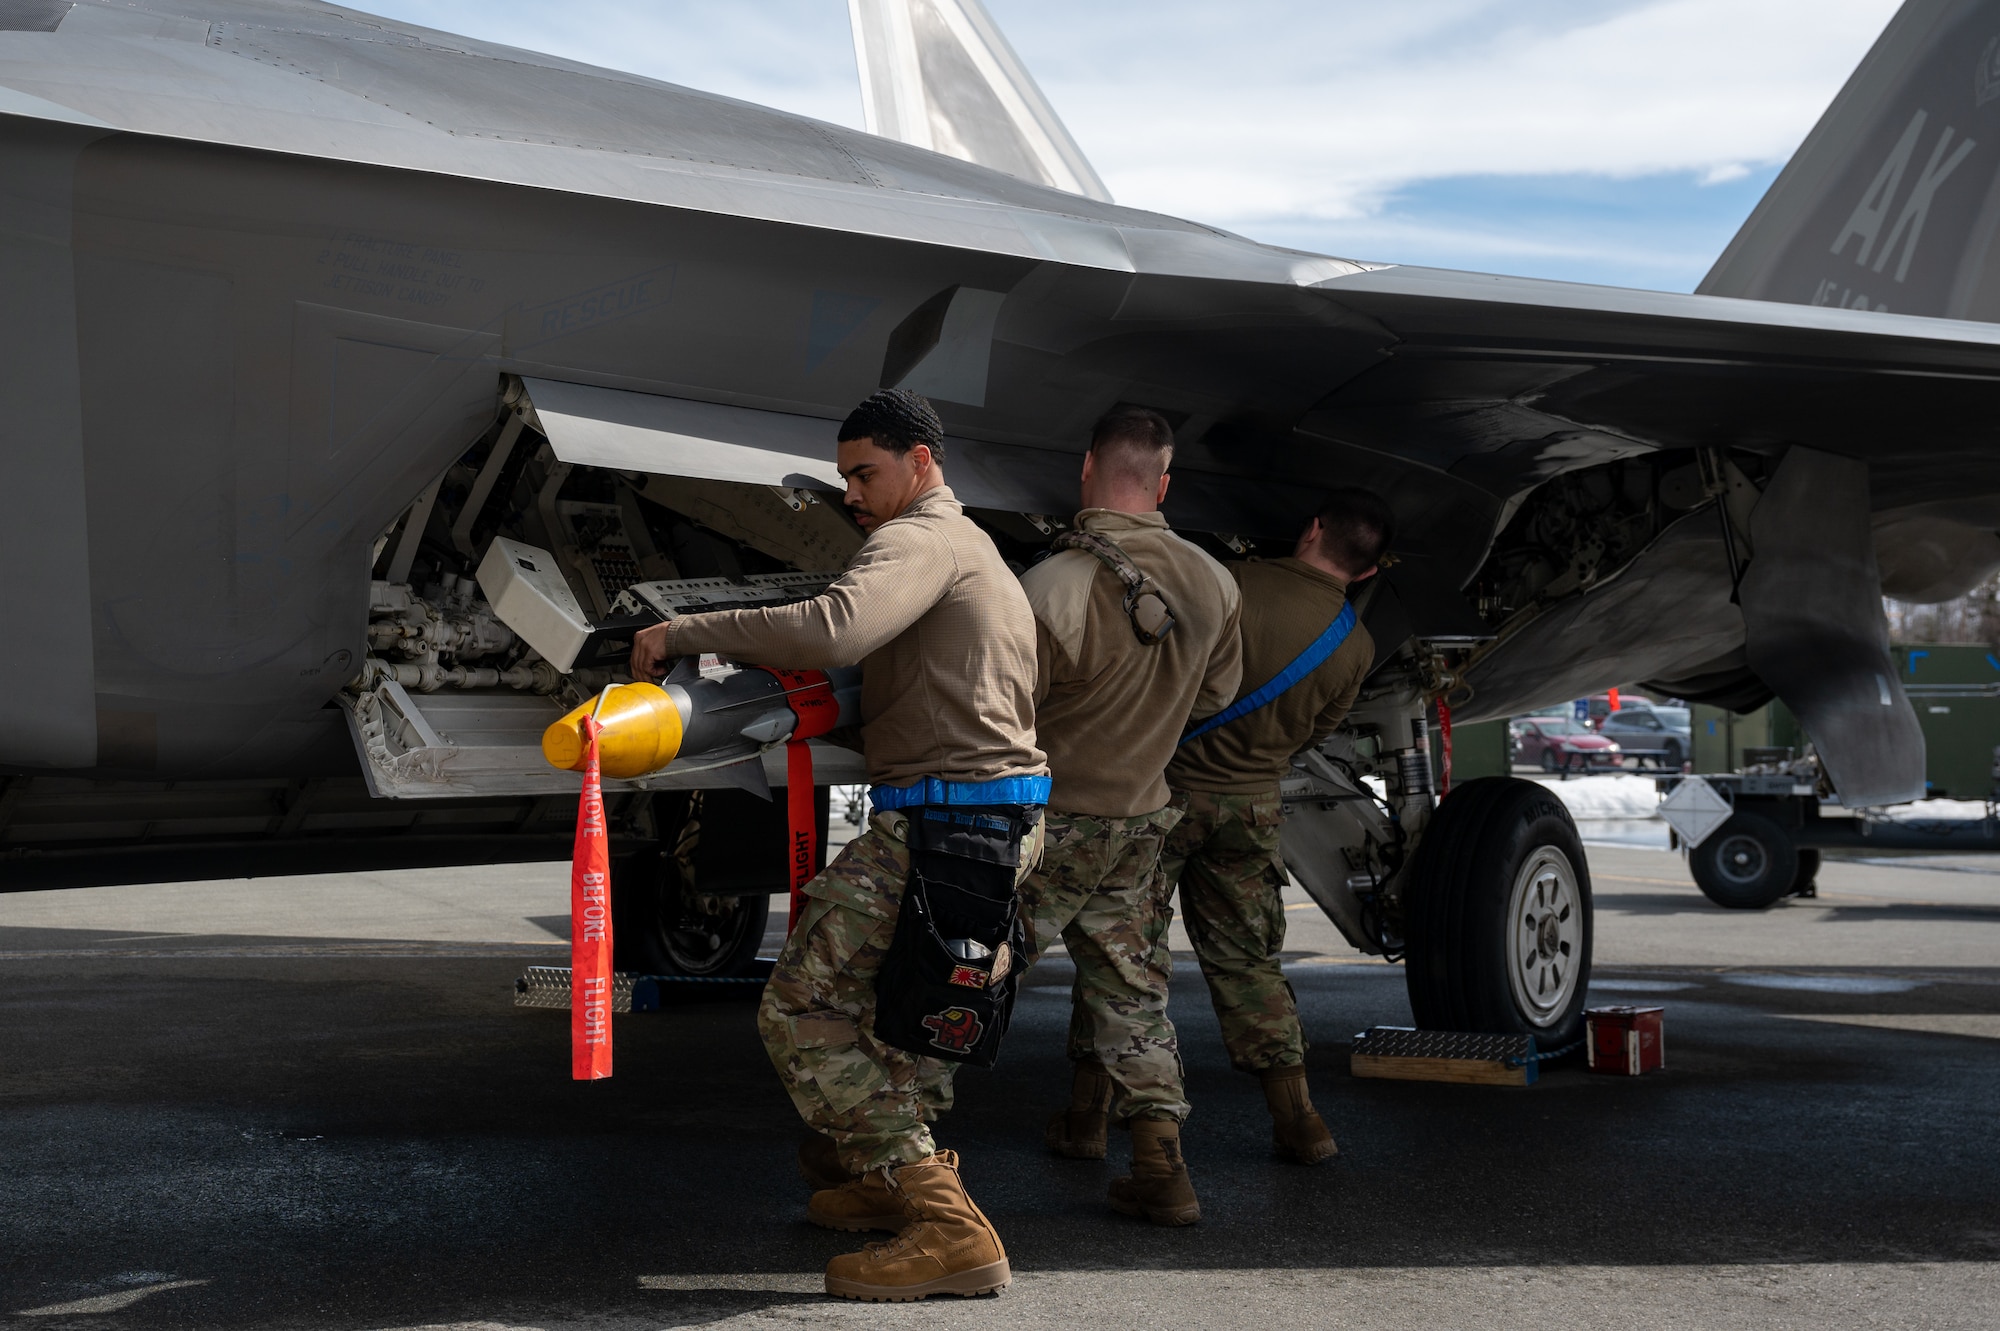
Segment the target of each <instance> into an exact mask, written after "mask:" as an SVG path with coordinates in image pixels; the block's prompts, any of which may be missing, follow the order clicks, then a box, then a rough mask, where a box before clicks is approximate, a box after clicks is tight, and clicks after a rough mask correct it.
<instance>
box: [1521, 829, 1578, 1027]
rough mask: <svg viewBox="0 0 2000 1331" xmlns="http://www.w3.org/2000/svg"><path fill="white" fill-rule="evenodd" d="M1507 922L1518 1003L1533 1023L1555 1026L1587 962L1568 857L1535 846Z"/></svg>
mask: <svg viewBox="0 0 2000 1331" xmlns="http://www.w3.org/2000/svg"><path fill="white" fill-rule="evenodd" d="M1507 920H1508V927H1507V982H1508V985H1509V986H1510V987H1511V988H1512V989H1513V991H1514V1006H1515V1007H1516V1008H1517V1009H1519V1010H1520V1013H1521V1015H1522V1016H1523V1017H1525V1018H1527V1020H1528V1021H1529V1022H1531V1023H1532V1024H1534V1025H1536V1026H1553V1025H1555V1024H1556V1023H1557V1022H1559V1021H1560V1020H1561V1019H1562V1017H1563V1014H1564V1013H1565V1012H1566V1011H1567V1010H1568V1008H1569V1005H1570V1000H1571V999H1572V998H1574V997H1575V996H1576V983H1577V976H1578V973H1579V972H1580V971H1581V970H1582V966H1583V897H1582V893H1581V892H1580V891H1579V890H1578V888H1577V884H1576V869H1575V867H1574V866H1572V865H1571V864H1570V862H1569V857H1568V856H1567V855H1565V854H1563V853H1562V851H1560V850H1558V849H1556V847H1554V846H1537V847H1535V849H1534V851H1533V853H1531V854H1530V855H1529V856H1528V858H1527V860H1526V862H1525V863H1523V864H1522V865H1521V869H1520V872H1519V873H1517V874H1515V875H1514V889H1513V892H1512V893H1511V894H1510V896H1509V898H1508V902H1507Z"/></svg>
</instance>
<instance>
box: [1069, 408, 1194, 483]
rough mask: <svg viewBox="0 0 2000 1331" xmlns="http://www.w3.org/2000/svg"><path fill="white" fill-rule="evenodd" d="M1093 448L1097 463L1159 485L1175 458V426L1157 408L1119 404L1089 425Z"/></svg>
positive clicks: (1135, 478)
mask: <svg viewBox="0 0 2000 1331" xmlns="http://www.w3.org/2000/svg"><path fill="white" fill-rule="evenodd" d="M1090 451H1091V452H1092V453H1094V454H1096V455H1097V465H1098V466H1100V467H1108V468H1110V469H1112V470H1113V471H1115V472H1117V473H1119V474H1120V475H1121V476H1122V477H1123V478H1124V479H1126V480H1129V481H1131V482H1133V483H1135V484H1138V485H1143V486H1147V487H1152V486H1156V485H1158V484H1159V483H1160V477H1162V476H1164V475H1166V474H1167V467H1168V466H1169V464H1171V463H1172V462H1173V460H1174V427H1173V426H1171V425H1169V424H1167V418H1166V417H1165V416H1162V415H1161V414H1160V413H1159V412H1157V411H1148V410H1147V409H1146V408H1144V407H1118V408H1116V409H1115V410H1112V411H1110V412H1107V413H1105V414H1104V415H1103V416H1101V417H1099V418H1098V421H1097V424H1095V425H1093V426H1091V427H1090Z"/></svg>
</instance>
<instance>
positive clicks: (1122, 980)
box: [925, 806, 1188, 1122]
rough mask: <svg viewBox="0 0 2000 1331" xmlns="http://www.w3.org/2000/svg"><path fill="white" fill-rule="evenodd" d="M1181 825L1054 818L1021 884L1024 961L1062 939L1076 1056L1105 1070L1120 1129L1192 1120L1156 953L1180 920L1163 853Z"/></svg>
mask: <svg viewBox="0 0 2000 1331" xmlns="http://www.w3.org/2000/svg"><path fill="white" fill-rule="evenodd" d="M1179 819H1180V814H1179V813H1177V812H1176V811H1175V810H1174V809H1173V808H1172V807H1171V806H1170V807H1167V808H1163V809H1155V810H1154V811H1153V812H1151V813H1142V814H1139V815H1137V816H1135V817H1130V818H1092V817H1088V816H1086V815H1082V814H1071V813H1056V812H1053V811H1051V812H1050V813H1049V814H1048V815H1047V818H1046V822H1047V827H1048V841H1047V843H1046V845H1045V847H1044V849H1043V851H1042V862H1041V867H1040V868H1038V869H1036V870H1035V872H1034V873H1033V874H1031V875H1029V877H1028V879H1027V881H1026V882H1025V883H1023V884H1022V885H1021V897H1022V904H1023V906H1024V907H1025V908H1026V910H1027V912H1028V917H1029V932H1030V935H1031V937H1030V940H1029V946H1030V948H1031V949H1032V954H1031V955H1030V956H1029V957H1028V959H1027V961H1028V964H1029V965H1033V964H1034V963H1035V962H1036V961H1038V960H1040V959H1041V955H1042V954H1043V953H1044V952H1046V951H1047V950H1048V948H1049V945H1050V944H1052V943H1054V942H1055V940H1056V939H1057V938H1058V937H1060V938H1061V939H1062V940H1063V945H1064V946H1065V947H1066V948H1068V950H1069V955H1070V960H1071V961H1073V962H1075V963H1076V980H1075V982H1074V984H1073V985H1072V987H1071V989H1070V1003H1071V1013H1072V1016H1071V1026H1072V1030H1071V1034H1070V1057H1071V1058H1094V1059H1096V1060H1098V1061H1100V1062H1102V1063H1103V1064H1104V1066H1105V1068H1106V1069H1107V1070H1108V1071H1109V1072H1110V1073H1111V1080H1112V1083H1113V1085H1114V1086H1115V1087H1116V1091H1115V1097H1114V1101H1113V1104H1112V1112H1113V1114H1114V1115H1115V1116H1116V1117H1117V1118H1118V1119H1119V1120H1120V1121H1121V1122H1122V1121H1124V1120H1126V1119H1132V1118H1171V1119H1175V1120H1177V1121H1178V1120H1182V1119H1185V1118H1186V1117H1187V1114H1188V1102H1187V1092H1186V1088H1185V1086H1184V1084H1183V1079H1182V1075H1181V1055H1180V1042H1179V1040H1178V1039H1177V1038H1176V1037H1175V1035H1174V1025H1173V1023H1172V1022H1171V1021H1169V1020H1167V978H1168V977H1167V975H1166V974H1165V973H1162V972H1160V971H1159V970H1158V969H1157V968H1156V964H1155V961H1154V954H1155V953H1158V954H1160V955H1165V954H1166V936H1167V926H1168V925H1169V924H1171V923H1172V922H1173V918H1174V911H1173V905H1172V903H1171V902H1170V901H1169V900H1168V897H1169V892H1168V889H1167V887H1166V885H1165V883H1163V882H1162V881H1161V878H1160V873H1159V862H1160V851H1161V849H1162V847H1163V845H1164V844H1165V840H1166V836H1167V833H1168V832H1169V831H1170V830H1171V829H1172V828H1173V826H1174V824H1175V823H1176V822H1178V821H1179ZM1078 1027H1080V1028H1081V1035H1082V1038H1081V1040H1079V1038H1078V1034H1079V1033H1078V1030H1077V1029H1076V1028H1078ZM932 1061H933V1060H929V1059H926V1060H925V1062H932ZM942 1066H943V1069H944V1081H945V1082H946V1085H945V1086H944V1087H942V1088H941V1090H942V1092H943V1096H942V1097H941V1098H942V1101H943V1103H947V1104H948V1103H949V1080H950V1074H951V1072H952V1070H953V1067H954V1065H952V1064H944V1065H942Z"/></svg>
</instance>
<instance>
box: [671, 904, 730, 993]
mask: <svg viewBox="0 0 2000 1331" xmlns="http://www.w3.org/2000/svg"><path fill="white" fill-rule="evenodd" d="M675 914H676V918H671V919H669V920H668V921H665V922H664V927H663V928H662V929H661V930H660V947H661V950H662V951H663V952H665V953H666V955H667V958H668V960H670V961H672V962H673V964H674V969H675V970H677V971H679V972H680V973H681V974H682V975H709V974H712V973H714V972H716V971H719V970H721V969H723V968H724V967H725V966H727V965H728V964H729V963H730V961H731V959H732V958H733V957H734V956H735V954H736V950H737V948H738V947H740V946H741V945H742V942H743V938H744V935H745V934H746V933H747V932H748V931H749V928H750V912H749V911H747V910H745V909H743V899H742V898H741V897H736V898H732V899H731V901H730V903H729V905H728V906H727V907H726V908H724V909H723V910H722V911H721V912H720V913H719V914H716V915H709V914H706V913H705V912H703V911H701V910H699V909H697V908H695V907H694V906H693V904H692V903H686V904H684V905H683V907H682V909H681V910H679V911H678V912H676V913H675Z"/></svg>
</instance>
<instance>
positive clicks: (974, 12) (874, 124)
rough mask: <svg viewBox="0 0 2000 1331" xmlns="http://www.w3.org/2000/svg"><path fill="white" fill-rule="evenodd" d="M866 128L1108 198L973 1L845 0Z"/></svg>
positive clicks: (1025, 177)
mask: <svg viewBox="0 0 2000 1331" xmlns="http://www.w3.org/2000/svg"><path fill="white" fill-rule="evenodd" d="M847 10H848V16H849V19H850V20H851V21H852V23H853V26H854V56H855V61H856V63H857V64H859V65H860V67H861V106H862V112H863V114H864V116H865V120H866V124H867V126H868V132H869V133H871V134H880V135H882V136H884V137H885V138H891V139H900V140H902V141H903V142H904V143H913V144H915V145H916V146H918V147H919V148H930V149H933V150H934V151H937V152H941V153H949V154H950V155H951V156H953V157H959V158H963V159H964V160H965V161H968V162H976V163H978V164H979V165H980V166H987V167H992V168H993V169H994V170H996V171H1005V172H1006V173H1007V174H1008V175H1010V176H1018V177H1020V178H1021V179H1022V180H1032V181H1034V182H1035V183H1036V184H1038V185H1051V186H1054V187H1055V188H1056V189H1062V190H1068V191H1069V192H1070V193H1072V194H1083V195H1087V196H1089V197H1090V198H1093V199H1098V200H1102V201H1103V202H1105V203H1109V202H1110V201H1111V192H1110V191H1109V190H1107V189H1105V188H1104V182H1103V181H1102V180H1100V179H1098V177H1097V172H1096V171H1094V170H1092V169H1091V166H1090V161H1089V159H1088V158H1086V157H1085V156H1084V155H1083V150H1082V149H1081V148H1079V147H1077V146H1076V140H1075V139H1072V138H1071V137H1070V135H1069V131H1068V130H1067V129H1065V128H1064V127H1063V123H1062V120H1061V119H1060V118H1059V117H1058V116H1057V115H1056V113H1055V108H1054V107H1052V106H1050V105H1049V100H1048V98H1046V97H1044V96H1042V90H1041V89H1040V88H1038V87H1036V86H1035V80H1034V78H1033V77H1032V76H1031V75H1030V74H1029V73H1028V69H1027V66H1025V65H1023V64H1022V63H1021V59H1020V57H1019V56H1017V55H1015V54H1014V48H1013V47H1011V46H1009V45H1008V44H1007V39H1006V38H1005V37H1004V36H1002V35H1001V33H1000V29H999V28H998V27H997V26H996V25H995V24H994V22H993V20H992V18H990V17H989V16H988V15H987V13H986V10H985V8H984V7H983V6H982V5H981V4H980V3H979V0H847Z"/></svg>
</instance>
